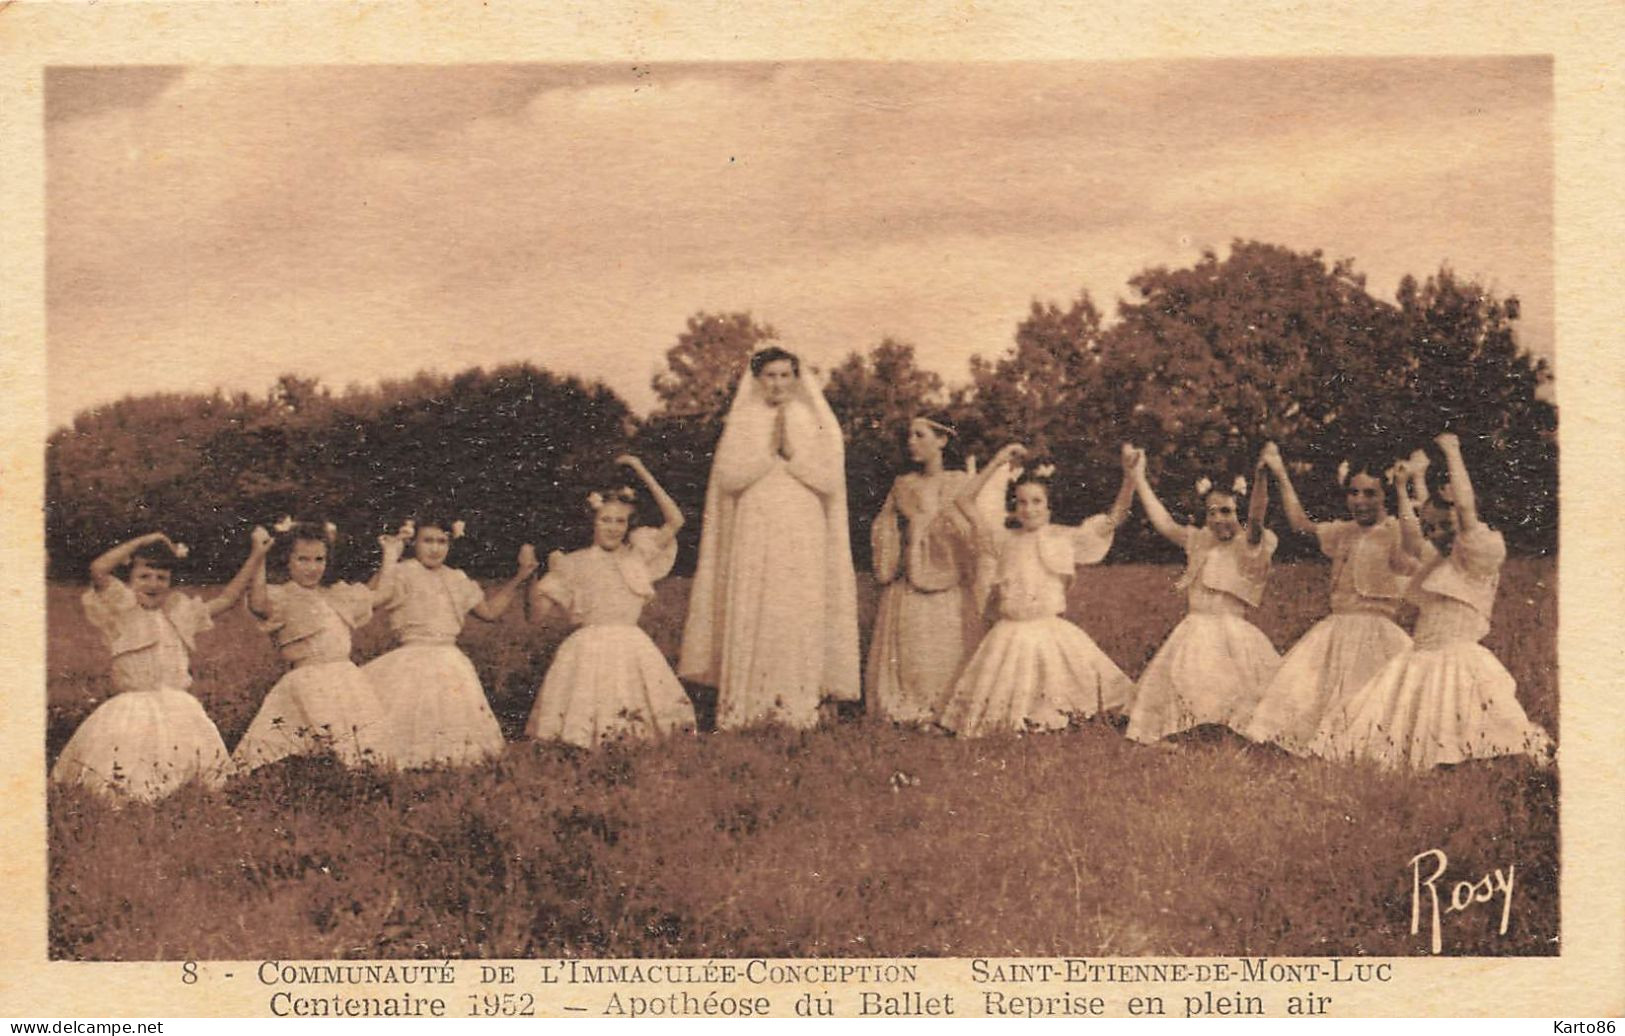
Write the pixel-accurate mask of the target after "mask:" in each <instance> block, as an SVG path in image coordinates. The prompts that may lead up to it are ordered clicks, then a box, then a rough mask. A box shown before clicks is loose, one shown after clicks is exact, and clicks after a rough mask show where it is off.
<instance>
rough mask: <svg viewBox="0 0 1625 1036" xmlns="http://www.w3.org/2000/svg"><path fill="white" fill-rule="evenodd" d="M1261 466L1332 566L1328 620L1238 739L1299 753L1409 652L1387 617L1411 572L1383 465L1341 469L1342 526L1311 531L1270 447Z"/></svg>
mask: <svg viewBox="0 0 1625 1036" xmlns="http://www.w3.org/2000/svg"><path fill="white" fill-rule="evenodd" d="M1263 461H1264V465H1265V466H1266V467H1267V468H1268V469H1269V471H1270V473H1271V474H1272V475H1274V477H1275V481H1276V482H1277V484H1279V485H1280V487H1281V498H1282V500H1281V503H1282V507H1283V509H1284V510H1285V511H1286V516H1287V521H1288V522H1289V523H1291V526H1292V530H1293V531H1294V532H1296V533H1299V534H1300V535H1304V536H1314V537H1315V539H1316V540H1317V541H1318V542H1319V544H1320V549H1321V552H1322V553H1324V554H1325V555H1326V556H1327V557H1328V558H1330V559H1331V562H1332V572H1331V577H1332V578H1331V591H1332V600H1331V605H1332V613H1331V614H1330V615H1328V616H1327V617H1326V618H1324V619H1322V620H1321V621H1320V622H1318V623H1316V624H1315V626H1314V628H1312V629H1311V630H1310V631H1309V632H1308V633H1306V634H1304V635H1303V637H1302V638H1301V639H1299V641H1298V642H1297V644H1295V645H1293V647H1292V650H1290V651H1288V652H1287V655H1286V658H1285V659H1284V660H1283V662H1282V663H1281V668H1280V670H1279V671H1278V672H1277V673H1276V674H1275V678H1274V679H1273V680H1271V681H1270V685H1269V686H1268V687H1267V688H1265V690H1264V694H1263V697H1262V698H1261V699H1260V700H1259V703H1258V708H1257V709H1255V710H1254V712H1253V716H1252V719H1251V720H1250V721H1249V722H1248V724H1247V726H1246V728H1245V729H1244V730H1243V731H1242V733H1244V734H1245V735H1246V736H1247V737H1249V738H1252V739H1253V740H1254V741H1272V742H1274V743H1276V744H1278V745H1280V746H1281V747H1282V748H1284V749H1286V750H1287V751H1289V752H1299V753H1301V752H1303V751H1305V750H1306V749H1307V747H1308V745H1309V743H1310V742H1311V741H1312V740H1313V739H1314V737H1315V735H1316V731H1318V730H1319V728H1320V724H1321V722H1322V720H1324V719H1325V718H1326V716H1328V715H1329V714H1331V713H1333V712H1336V711H1337V710H1339V709H1341V708H1342V707H1343V706H1344V705H1347V704H1348V700H1349V698H1350V696H1352V695H1353V694H1354V693H1355V692H1356V691H1358V690H1359V689H1360V688H1361V687H1362V686H1364V684H1365V682H1366V681H1367V680H1369V679H1371V677H1372V676H1374V675H1376V672H1377V670H1379V669H1381V668H1382V667H1383V665H1384V664H1385V663H1387V661H1388V660H1389V659H1390V658H1393V657H1394V656H1395V655H1397V654H1398V653H1399V652H1401V651H1404V650H1405V649H1406V648H1408V647H1409V646H1410V643H1411V638H1410V637H1409V636H1407V635H1406V634H1405V631H1404V630H1402V629H1400V628H1399V626H1398V624H1397V623H1395V621H1394V617H1395V615H1396V613H1397V612H1398V610H1399V607H1400V604H1401V601H1402V598H1403V594H1404V590H1405V582H1406V580H1407V579H1408V578H1409V575H1410V573H1411V572H1413V571H1415V568H1416V563H1415V561H1414V560H1413V559H1412V558H1411V557H1409V556H1408V555H1407V554H1405V552H1404V551H1403V550H1402V549H1401V548H1400V543H1399V538H1400V529H1399V523H1398V522H1397V521H1395V520H1394V518H1392V517H1391V516H1390V515H1389V514H1388V508H1387V503H1386V492H1385V490H1384V486H1383V480H1384V472H1383V468H1382V466H1381V465H1378V464H1376V463H1374V462H1371V461H1359V462H1356V463H1353V464H1350V463H1348V462H1346V461H1345V462H1344V464H1343V465H1342V466H1340V468H1339V472H1338V480H1339V482H1340V483H1341V484H1342V486H1343V490H1344V498H1345V500H1346V501H1347V504H1348V511H1349V517H1348V518H1347V519H1345V520H1342V521H1335V522H1316V521H1313V520H1311V519H1310V517H1309V516H1308V514H1306V513H1305V512H1304V509H1303V504H1302V503H1300V502H1299V501H1298V493H1297V490H1296V489H1294V488H1293V485H1292V479H1291V477H1290V476H1289V475H1288V474H1287V469H1286V463H1285V461H1284V460H1282V458H1281V451H1280V450H1279V449H1278V448H1277V447H1276V445H1275V444H1274V443H1270V444H1269V445H1267V446H1265V447H1264V454H1263Z"/></svg>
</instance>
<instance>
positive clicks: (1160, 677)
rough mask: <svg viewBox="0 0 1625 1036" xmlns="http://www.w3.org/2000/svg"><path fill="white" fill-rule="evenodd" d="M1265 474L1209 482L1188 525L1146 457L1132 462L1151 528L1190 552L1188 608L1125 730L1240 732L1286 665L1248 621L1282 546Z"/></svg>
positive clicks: (1142, 737) (1150, 669) (1148, 737)
mask: <svg viewBox="0 0 1625 1036" xmlns="http://www.w3.org/2000/svg"><path fill="white" fill-rule="evenodd" d="M1262 476H1263V463H1262V461H1260V464H1259V467H1258V469H1257V470H1256V471H1255V472H1254V475H1253V484H1252V486H1251V487H1249V486H1248V483H1247V480H1246V479H1245V478H1241V477H1238V478H1236V479H1235V480H1234V482H1232V483H1229V484H1226V485H1222V486H1215V485H1214V484H1213V483H1212V482H1211V481H1210V480H1209V479H1206V478H1203V479H1202V480H1201V481H1199V482H1198V483H1197V484H1196V492H1197V496H1198V497H1199V500H1200V504H1201V507H1202V512H1203V516H1204V521H1203V522H1202V524H1201V525H1181V524H1180V523H1179V522H1177V521H1175V520H1174V519H1173V518H1172V516H1170V515H1169V514H1168V510H1167V508H1165V507H1163V506H1162V501H1161V500H1159V499H1157V494H1156V492H1155V491H1154V490H1152V488H1151V482H1150V480H1149V479H1148V478H1147V476H1146V472H1145V458H1144V455H1143V454H1142V455H1141V457H1140V460H1139V462H1138V463H1137V464H1136V465H1135V469H1134V479H1135V488H1136V490H1137V491H1138V492H1139V495H1140V504H1141V506H1143V507H1144V508H1145V513H1146V515H1147V516H1148V517H1149V518H1150V519H1151V524H1152V526H1153V527H1155V528H1156V530H1157V531H1158V532H1159V533H1161V534H1162V535H1163V537H1164V538H1165V539H1167V540H1168V541H1169V542H1171V543H1174V544H1177V545H1178V546H1179V547H1180V549H1182V550H1183V551H1184V552H1185V557H1186V563H1185V574H1184V575H1183V576H1181V577H1180V580H1179V583H1178V589H1180V590H1182V591H1184V593H1185V597H1186V600H1187V602H1188V604H1189V608H1190V610H1189V612H1188V613H1187V614H1186V616H1185V618H1184V619H1183V620H1181V621H1180V623H1179V625H1177V626H1175V627H1174V631H1173V632H1172V633H1171V634H1169V635H1168V639H1167V640H1166V641H1165V642H1164V643H1163V645H1162V647H1161V648H1160V649H1158V651H1157V653H1156V656H1155V657H1153V658H1152V659H1151V664H1150V665H1148V666H1146V670H1145V672H1144V673H1143V674H1141V676H1140V682H1139V684H1138V685H1136V687H1135V692H1134V704H1133V705H1132V706H1131V707H1130V708H1129V710H1128V736H1129V737H1130V738H1133V739H1134V740H1135V741H1142V742H1146V743H1152V742H1156V741H1160V740H1161V739H1163V738H1165V737H1167V736H1168V735H1170V734H1177V733H1179V732H1181V731H1184V730H1189V729H1191V728H1193V727H1198V726H1203V725H1208V724H1217V725H1221V726H1226V727H1229V728H1231V729H1232V730H1239V729H1241V728H1242V726H1243V725H1244V724H1245V722H1246V720H1247V718H1248V717H1249V716H1251V715H1252V712H1253V708H1254V706H1255V705H1256V704H1257V703H1258V696H1259V695H1260V694H1262V693H1263V691H1264V687H1265V686H1266V685H1267V684H1268V683H1269V681H1270V678H1271V677H1272V676H1274V675H1275V671H1276V669H1278V668H1279V667H1280V665H1281V656H1280V655H1278V654H1276V652H1275V645H1273V644H1271V643H1270V640H1269V638H1268V637H1266V636H1264V634H1263V632H1262V631H1260V630H1259V629H1258V627H1256V626H1254V625H1253V624H1252V623H1251V622H1249V621H1248V620H1247V614H1248V612H1249V610H1251V609H1254V608H1257V607H1258V605H1259V603H1260V602H1261V601H1262V600H1263V599H1264V584H1265V582H1266V581H1267V580H1268V578H1269V570H1270V559H1271V558H1272V557H1274V555H1275V547H1276V537H1275V534H1274V533H1273V532H1270V531H1269V530H1268V529H1266V528H1264V515H1265V513H1266V512H1267V511H1268V509H1269V486H1268V484H1267V483H1266V482H1265V481H1264V479H1263V477H1262ZM1249 488H1251V489H1252V490H1253V493H1252V497H1251V499H1250V500H1248V493H1247V491H1248V489H1249ZM1243 501H1248V503H1247V513H1246V515H1245V517H1244V516H1243V515H1242V514H1241V504H1242V502H1243Z"/></svg>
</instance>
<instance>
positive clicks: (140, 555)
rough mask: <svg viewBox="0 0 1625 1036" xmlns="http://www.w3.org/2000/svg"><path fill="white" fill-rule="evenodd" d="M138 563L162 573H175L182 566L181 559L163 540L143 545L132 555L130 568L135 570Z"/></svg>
mask: <svg viewBox="0 0 1625 1036" xmlns="http://www.w3.org/2000/svg"><path fill="white" fill-rule="evenodd" d="M137 561H139V562H141V563H142V564H143V565H146V566H147V567H148V568H156V569H158V570H159V571H162V572H173V571H174V570H175V568H176V567H177V566H178V565H179V564H180V561H181V559H180V558H179V557H178V556H177V555H176V554H175V552H174V551H173V550H170V549H169V544H167V543H165V542H163V541H162V540H155V541H153V542H152V543H143V544H142V545H141V546H139V547H137V548H136V549H135V551H134V552H133V553H131V554H130V565H129V567H130V568H132V569H133V568H134V567H135V563H136V562H137Z"/></svg>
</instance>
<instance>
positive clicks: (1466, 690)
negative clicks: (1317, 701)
mask: <svg viewBox="0 0 1625 1036" xmlns="http://www.w3.org/2000/svg"><path fill="white" fill-rule="evenodd" d="M1438 444H1439V449H1440V450H1441V451H1442V452H1443V453H1444V458H1445V463H1446V465H1447V466H1448V468H1449V477H1450V481H1449V484H1448V485H1447V486H1446V487H1445V489H1444V491H1443V492H1442V493H1441V494H1440V495H1439V496H1436V497H1433V498H1430V499H1425V502H1423V503H1421V504H1420V505H1419V506H1418V504H1417V503H1416V502H1414V501H1413V500H1411V499H1410V497H1409V496H1407V495H1405V493H1404V488H1403V486H1402V487H1401V497H1400V503H1399V507H1400V526H1401V528H1402V530H1403V539H1404V545H1405V550H1406V551H1407V553H1409V554H1411V555H1412V556H1413V557H1415V558H1416V559H1417V560H1418V561H1419V562H1420V563H1421V564H1420V568H1419V569H1418V570H1417V571H1416V573H1415V575H1413V576H1412V577H1411V580H1410V583H1409V585H1408V587H1407V589H1406V594H1407V596H1408V597H1409V598H1410V599H1411V600H1412V601H1413V602H1415V604H1416V606H1417V609H1418V612H1417V617H1416V639H1415V642H1414V643H1413V644H1412V646H1411V647H1409V648H1406V649H1405V650H1403V651H1401V652H1399V654H1397V655H1395V656H1394V657H1393V658H1392V659H1390V660H1389V661H1388V663H1387V664H1386V665H1384V666H1383V667H1382V669H1381V670H1379V671H1378V672H1377V674H1376V675H1375V676H1374V677H1372V678H1371V680H1370V681H1369V682H1367V683H1366V685H1365V686H1364V687H1363V688H1361V689H1360V690H1359V691H1358V692H1357V693H1356V694H1355V695H1354V696H1353V697H1352V698H1351V699H1350V700H1349V701H1348V702H1347V703H1346V705H1345V706H1344V707H1343V708H1342V709H1340V710H1339V711H1338V712H1336V713H1333V714H1330V715H1328V716H1327V717H1326V719H1325V720H1324V721H1323V722H1322V724H1321V729H1320V731H1319V733H1318V735H1317V737H1316V738H1315V741H1314V743H1313V745H1312V746H1311V749H1312V751H1314V752H1316V753H1317V754H1320V755H1326V756H1334V757H1354V758H1358V759H1370V760H1374V761H1376V762H1377V763H1379V764H1380V765H1382V766H1385V767H1392V768H1410V769H1416V770H1426V769H1429V768H1431V767H1434V766H1438V765H1440V764H1445V763H1459V762H1462V761H1464V760H1467V759H1484V758H1489V757H1492V756H1501V755H1520V754H1521V755H1529V756H1532V757H1533V758H1535V759H1536V760H1537V761H1539V762H1542V763H1544V762H1546V761H1548V760H1549V759H1550V757H1551V752H1552V743H1551V738H1550V737H1549V736H1548V735H1547V733H1546V731H1544V730H1542V729H1541V728H1540V727H1539V726H1537V725H1536V724H1534V723H1532V722H1530V720H1529V717H1528V716H1527V715H1526V714H1525V713H1524V711H1523V707H1522V706H1521V705H1519V704H1518V696H1517V684H1516V682H1515V681H1514V680H1513V678H1512V674H1510V673H1508V672H1507V671H1506V667H1505V666H1503V665H1502V664H1501V663H1500V662H1499V661H1498V660H1497V659H1496V657H1495V656H1494V655H1492V654H1490V652H1489V651H1488V649H1486V648H1485V647H1484V646H1483V645H1482V644H1480V643H1479V641H1480V640H1482V639H1483V638H1484V636H1485V635H1486V634H1487V633H1489V630H1490V613H1491V612H1492V611H1493V610H1494V607H1495V594H1496V591H1497V590H1498V589H1499V587H1500V582H1501V565H1502V563H1503V562H1505V560H1506V542H1505V541H1504V540H1503V539H1502V538H1501V534H1500V533H1498V532H1496V531H1495V530H1493V529H1491V528H1490V527H1489V526H1487V525H1485V524H1484V523H1483V521H1481V520H1480V518H1479V514H1478V497H1477V494H1476V492H1475V491H1474V488H1473V484H1472V482H1471V480H1470V479H1469V478H1468V475H1467V465H1466V462H1465V461H1464V460H1463V459H1462V454H1461V443H1460V441H1459V440H1458V439H1457V438H1456V436H1455V435H1452V434H1451V433H1449V432H1446V433H1444V434H1443V435H1441V436H1439V438H1438ZM1399 474H1400V475H1401V476H1402V477H1401V479H1400V480H1401V482H1403V481H1405V480H1407V479H1408V480H1409V481H1411V483H1412V486H1413V488H1414V489H1415V490H1416V491H1417V492H1416V495H1417V496H1418V497H1423V498H1425V497H1426V483H1425V481H1424V480H1423V477H1422V475H1421V472H1420V471H1419V470H1416V468H1415V467H1414V466H1412V465H1409V464H1406V465H1401V466H1400V468H1399Z"/></svg>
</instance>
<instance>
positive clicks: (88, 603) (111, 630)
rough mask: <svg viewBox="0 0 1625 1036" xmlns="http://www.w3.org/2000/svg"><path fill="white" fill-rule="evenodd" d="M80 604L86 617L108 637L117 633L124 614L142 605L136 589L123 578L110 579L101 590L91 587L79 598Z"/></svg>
mask: <svg viewBox="0 0 1625 1036" xmlns="http://www.w3.org/2000/svg"><path fill="white" fill-rule="evenodd" d="M79 604H80V605H81V606H82V607H83V608H84V609H85V618H87V619H89V620H90V624H91V625H92V626H94V627H96V628H97V629H98V630H100V631H101V633H102V634H103V635H104V636H107V637H113V636H116V635H117V633H118V628H119V623H120V621H121V617H122V616H123V615H125V614H128V613H129V612H131V611H133V610H134V609H136V608H138V607H140V605H138V604H137V603H136V600H135V591H133V590H131V589H130V588H129V587H128V586H126V585H125V583H124V580H122V579H109V580H108V581H107V582H106V583H105V584H104V585H103V586H102V588H101V589H100V590H98V589H96V588H95V587H91V588H90V589H88V590H86V591H85V592H84V594H83V596H81V597H80V598H79Z"/></svg>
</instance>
